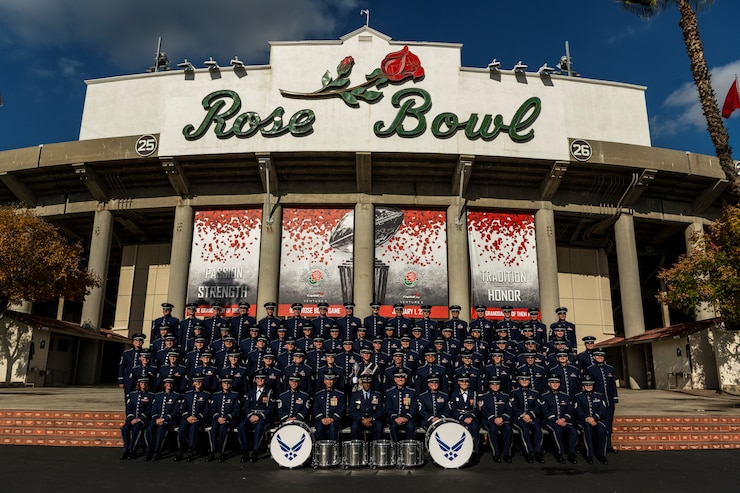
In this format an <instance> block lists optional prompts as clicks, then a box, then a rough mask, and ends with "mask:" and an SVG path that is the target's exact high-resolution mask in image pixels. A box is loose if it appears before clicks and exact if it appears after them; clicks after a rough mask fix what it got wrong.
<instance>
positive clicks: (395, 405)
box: [383, 386, 419, 442]
mask: <svg viewBox="0 0 740 493" xmlns="http://www.w3.org/2000/svg"><path fill="white" fill-rule="evenodd" d="M383 405H384V407H385V415H386V422H387V423H388V429H389V431H390V434H391V439H392V440H393V441H394V442H397V441H398V438H399V435H398V432H399V429H403V430H404V431H405V434H406V435H405V436H406V439H413V438H414V436H415V435H416V416H417V414H418V410H419V405H418V404H417V402H416V392H415V391H414V390H413V389H412V388H409V387H403V388H399V387H398V386H396V387H393V388H391V389H389V390H387V391H386V393H385V401H384V403H383ZM396 418H406V419H407V421H406V423H405V424H403V425H399V424H398V423H396V421H395V420H396Z"/></svg>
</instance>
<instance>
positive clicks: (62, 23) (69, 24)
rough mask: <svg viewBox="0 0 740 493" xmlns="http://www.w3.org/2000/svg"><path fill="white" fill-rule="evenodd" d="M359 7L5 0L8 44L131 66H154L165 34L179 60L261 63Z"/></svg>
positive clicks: (268, 1)
mask: <svg viewBox="0 0 740 493" xmlns="http://www.w3.org/2000/svg"><path fill="white" fill-rule="evenodd" d="M357 1H358V0H210V1H208V2H204V1H202V0H127V1H123V2H113V1H101V0H3V1H2V3H0V32H3V33H4V34H3V39H2V41H3V44H5V45H6V46H7V45H8V44H10V42H11V41H13V42H15V46H16V47H17V48H18V49H23V50H33V49H45V48H50V47H57V48H60V47H62V48H63V47H64V46H70V47H92V48H95V49H97V50H99V52H100V53H103V54H106V55H107V56H110V57H112V58H113V59H114V60H115V65H117V66H121V67H124V68H134V67H135V68H140V67H141V66H142V65H143V64H144V63H146V62H144V60H146V61H149V59H152V60H153V58H154V52H155V51H156V43H157V37H158V36H162V37H163V39H164V45H163V51H165V52H167V53H168V55H169V56H170V60H171V61H172V62H175V61H176V60H182V58H185V57H187V58H191V59H195V60H197V59H199V58H202V57H204V56H205V57H206V58H207V57H208V56H209V55H214V56H216V55H221V56H226V57H229V58H230V57H232V56H234V55H239V57H240V58H242V59H243V60H245V61H246V62H247V63H257V62H260V63H261V62H264V61H266V58H265V53H266V49H267V42H268V41H274V40H300V39H305V38H310V37H312V36H322V35H326V34H328V33H331V31H332V30H333V29H334V28H335V27H336V25H337V23H338V22H337V19H338V18H340V17H341V16H343V15H344V14H346V13H347V12H350V11H352V10H355V9H357V8H358V7H357V5H358V4H357ZM342 34H343V33H342ZM72 56H74V55H72ZM204 59H205V58H204Z"/></svg>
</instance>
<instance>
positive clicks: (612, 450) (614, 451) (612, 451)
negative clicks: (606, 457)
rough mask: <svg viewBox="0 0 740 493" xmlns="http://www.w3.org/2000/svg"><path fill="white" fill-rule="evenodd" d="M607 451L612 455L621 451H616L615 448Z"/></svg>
mask: <svg viewBox="0 0 740 493" xmlns="http://www.w3.org/2000/svg"><path fill="white" fill-rule="evenodd" d="M606 451H607V452H609V453H610V454H618V453H619V450H617V449H615V448H614V447H609V448H608V449H606Z"/></svg>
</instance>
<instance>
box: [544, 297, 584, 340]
mask: <svg viewBox="0 0 740 493" xmlns="http://www.w3.org/2000/svg"><path fill="white" fill-rule="evenodd" d="M555 313H556V314H557V316H558V321H557V322H554V323H552V324H550V334H549V335H550V336H552V330H553V327H555V326H556V325H561V326H563V327H565V340H566V341H568V344H569V345H570V347H572V348H575V347H576V346H577V344H578V339H577V337H576V325H575V324H574V323H571V322H568V321H567V320H566V319H565V318H566V317H567V316H568V309H567V308H566V307H564V306H559V307H558V308H556V309H555Z"/></svg>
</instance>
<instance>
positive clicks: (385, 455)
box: [370, 440, 396, 469]
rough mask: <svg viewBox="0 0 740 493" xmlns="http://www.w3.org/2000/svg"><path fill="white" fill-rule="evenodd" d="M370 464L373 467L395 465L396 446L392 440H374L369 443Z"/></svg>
mask: <svg viewBox="0 0 740 493" xmlns="http://www.w3.org/2000/svg"><path fill="white" fill-rule="evenodd" d="M370 465H371V466H372V468H373V469H375V468H377V467H393V466H395V465H396V448H395V447H394V446H393V442H392V441H390V440H375V441H374V442H372V443H370Z"/></svg>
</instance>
